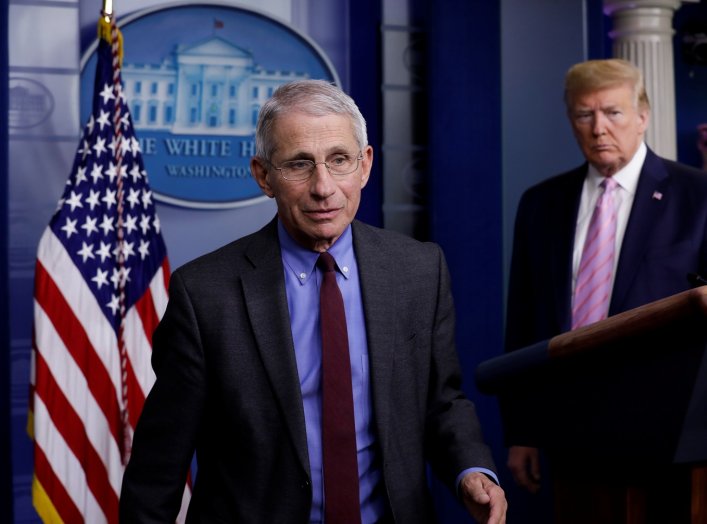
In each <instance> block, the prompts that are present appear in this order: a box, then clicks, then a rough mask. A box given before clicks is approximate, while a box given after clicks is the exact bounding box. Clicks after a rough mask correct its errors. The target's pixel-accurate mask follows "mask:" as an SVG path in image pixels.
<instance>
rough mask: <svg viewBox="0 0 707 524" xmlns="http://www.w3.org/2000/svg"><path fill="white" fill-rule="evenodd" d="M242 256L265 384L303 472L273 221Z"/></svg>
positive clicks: (301, 428) (297, 392) (303, 443)
mask: <svg viewBox="0 0 707 524" xmlns="http://www.w3.org/2000/svg"><path fill="white" fill-rule="evenodd" d="M246 257H247V258H248V259H249V260H250V262H251V264H252V265H253V271H250V272H245V271H244V272H243V276H242V279H243V280H242V281H243V293H244V295H245V303H246V304H247V307H248V315H249V317H250V322H251V325H252V327H253V333H254V334H255V340H256V344H257V346H258V350H259V351H260V355H261V357H262V359H263V364H264V366H265V369H266V372H267V374H268V376H269V378H270V384H271V386H272V388H273V391H274V392H275V397H276V398H277V401H278V402H279V404H280V407H281V412H282V414H283V416H284V418H285V422H286V425H287V428H288V430H289V433H290V436H291V438H292V441H293V443H294V447H295V449H296V450H297V455H298V457H299V459H300V461H301V463H302V466H303V467H304V469H305V471H307V472H308V471H309V458H308V451H307V434H306V426H305V419H304V408H303V404H302V392H301V389H300V384H299V373H298V371H297V361H296V359H295V350H294V342H293V341H292V329H291V327H290V315H289V311H288V308H287V295H286V292H285V280H284V275H283V268H282V256H281V253H280V246H279V242H278V238H277V220H273V221H272V222H270V224H268V226H266V227H265V228H264V229H263V230H262V234H260V235H258V236H256V237H254V240H253V243H252V244H251V245H250V246H249V247H248V250H247V252H246Z"/></svg>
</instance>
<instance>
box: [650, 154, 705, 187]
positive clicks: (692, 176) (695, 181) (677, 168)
mask: <svg viewBox="0 0 707 524" xmlns="http://www.w3.org/2000/svg"><path fill="white" fill-rule="evenodd" d="M659 158H660V160H661V161H662V162H663V164H664V165H665V168H666V170H667V171H668V173H669V174H671V175H675V177H676V179H677V180H683V181H685V182H687V183H689V184H692V185H694V186H696V187H700V188H705V189H707V171H704V170H702V169H699V168H697V167H694V166H690V165H687V164H682V163H680V162H676V161H675V160H669V159H667V158H663V157H659Z"/></svg>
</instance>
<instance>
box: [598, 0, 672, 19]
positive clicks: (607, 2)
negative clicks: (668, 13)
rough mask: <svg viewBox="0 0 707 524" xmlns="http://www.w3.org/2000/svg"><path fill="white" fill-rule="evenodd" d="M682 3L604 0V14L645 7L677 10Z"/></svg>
mask: <svg viewBox="0 0 707 524" xmlns="http://www.w3.org/2000/svg"><path fill="white" fill-rule="evenodd" d="M681 3H682V2H681V0H604V14H605V15H609V16H611V15H613V14H614V13H616V12H618V11H625V10H627V9H644V8H649V9H650V8H657V9H672V10H673V11H676V10H677V9H678V8H679V7H680V4H681Z"/></svg>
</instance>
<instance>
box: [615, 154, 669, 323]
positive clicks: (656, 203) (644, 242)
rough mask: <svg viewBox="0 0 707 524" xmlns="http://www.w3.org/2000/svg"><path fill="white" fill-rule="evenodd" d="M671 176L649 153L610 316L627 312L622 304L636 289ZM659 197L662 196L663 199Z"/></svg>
mask: <svg viewBox="0 0 707 524" xmlns="http://www.w3.org/2000/svg"><path fill="white" fill-rule="evenodd" d="M667 181H668V172H667V171H666V169H665V165H664V164H663V162H662V160H661V159H660V158H659V157H658V156H657V155H656V154H655V153H653V151H651V150H650V149H649V150H648V152H647V153H646V160H645V161H644V162H643V167H642V168H641V174H640V177H639V179H638V186H637V187H636V195H635V197H634V199H633V206H632V208H631V214H630V215H629V219H628V223H627V224H626V232H625V233H624V240H623V244H622V245H621V252H620V255H619V263H618V267H617V269H616V278H615V280H614V289H613V292H612V296H611V306H610V307H609V314H610V315H611V314H614V313H616V312H619V311H623V308H622V304H623V302H624V300H625V298H626V295H627V293H628V292H629V290H630V289H631V286H632V285H633V281H634V278H635V275H636V273H637V268H638V265H639V264H640V263H641V260H643V255H644V253H645V251H646V249H647V248H648V245H649V244H650V242H649V241H650V235H651V231H653V228H654V225H655V223H656V221H657V220H658V219H659V217H660V214H661V212H662V210H663V209H664V207H665V206H664V198H665V197H666V196H667V192H668V191H667ZM656 195H660V197H659V198H657V197H656Z"/></svg>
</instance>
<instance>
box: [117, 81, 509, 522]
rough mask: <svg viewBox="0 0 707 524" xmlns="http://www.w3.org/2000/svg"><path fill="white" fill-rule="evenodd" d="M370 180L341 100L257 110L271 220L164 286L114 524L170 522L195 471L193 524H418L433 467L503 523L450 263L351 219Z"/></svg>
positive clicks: (346, 100) (483, 514)
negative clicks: (147, 384)
mask: <svg viewBox="0 0 707 524" xmlns="http://www.w3.org/2000/svg"><path fill="white" fill-rule="evenodd" d="M372 161H373V149H372V148H371V146H370V145H368V142H367V137H366V124H365V121H364V119H363V117H362V115H361V113H360V111H359V109H358V108H357V107H356V105H355V103H354V102H353V100H351V98H350V97H348V96H347V95H346V94H344V93H343V92H342V91H341V90H340V89H339V88H337V87H335V86H332V85H330V84H328V83H327V82H323V81H318V80H306V81H298V82H293V83H290V84H286V85H284V86H282V87H281V88H279V89H278V90H277V91H276V92H275V93H274V95H273V97H272V99H270V100H269V101H268V102H266V104H265V105H264V106H263V108H262V110H261V112H260V116H259V119H258V125H257V128H256V156H255V157H254V158H253V159H252V160H251V170H252V173H253V176H254V178H255V180H256V181H257V183H258V185H259V186H260V188H261V189H262V191H263V192H264V193H265V194H266V195H268V196H269V197H271V198H274V199H275V201H276V203H277V217H276V218H275V219H273V220H272V221H271V222H270V223H269V224H268V225H266V226H265V227H264V228H263V229H261V230H260V231H258V232H257V233H254V234H252V235H250V236H247V237H245V238H242V239H240V240H237V241H235V242H233V243H231V244H229V245H227V246H225V247H223V248H221V249H220V250H218V251H216V252H214V253H211V254H208V255H206V256H203V257H201V258H199V259H197V260H196V261H194V262H191V263H189V264H187V265H186V266H184V267H183V268H180V269H179V270H177V271H175V273H174V274H173V275H172V279H171V284H170V302H169V305H168V307H167V311H166V313H165V316H164V318H163V320H162V322H161V323H160V325H159V327H158V328H157V331H156V332H155V336H154V356H153V366H154V369H155V373H156V375H157V380H156V383H155V386H154V387H153V389H152V391H151V393H150V395H149V396H148V398H147V400H146V403H145V408H144V411H143V414H142V417H141V419H140V422H139V423H138V427H137V430H136V433H135V439H134V447H133V453H132V458H131V460H130V463H129V464H128V467H127V470H126V474H125V477H124V482H123V490H122V495H121V521H122V522H126V523H127V522H130V523H136V522H157V521H159V522H174V519H175V517H176V515H177V512H178V510H179V506H180V499H181V488H182V486H183V485H184V482H185V479H186V473H187V471H188V469H189V465H190V461H191V458H192V454H193V453H194V451H196V454H197V475H196V482H195V485H194V491H193V496H192V499H191V503H190V507H189V514H188V519H189V520H191V521H194V522H263V523H290V522H292V523H306V522H326V523H327V524H351V523H363V524H368V523H380V522H399V523H404V524H410V523H412V524H415V523H420V524H423V523H425V524H426V523H430V522H434V520H435V519H434V514H433V507H432V503H431V499H430V495H429V493H428V490H427V464H429V465H430V466H431V468H432V470H433V471H434V473H435V474H436V475H437V476H438V477H439V478H440V479H441V480H443V481H444V482H445V483H446V484H447V485H448V486H449V487H450V489H452V490H453V491H454V492H455V493H457V494H458V496H459V497H460V500H461V502H462V503H463V504H464V505H465V506H466V508H467V509H468V510H469V512H470V513H471V514H472V515H473V516H474V517H475V518H476V519H477V521H479V522H489V523H502V522H505V513H506V501H505V496H504V493H503V490H502V489H501V488H500V487H499V486H498V484H497V483H496V476H495V473H494V472H493V471H492V470H493V463H492V460H491V457H490V454H489V452H488V449H487V447H486V446H485V445H484V443H483V441H482V437H481V432H480V428H479V423H478V420H477V417H476V414H475V412H474V407H473V405H472V403H471V402H470V401H469V400H468V399H466V398H465V397H464V395H463V393H462V391H461V389H460V385H461V376H460V370H459V364H458V361H457V355H456V350H455V346H454V307H453V303H452V296H451V293H450V287H449V274H448V271H447V267H446V264H445V261H444V257H443V254H442V252H441V250H440V248H439V247H438V246H436V245H434V244H430V243H427V244H423V243H420V242H417V241H415V240H412V239H410V238H408V237H405V236H402V235H399V234H395V233H392V232H387V231H384V230H381V229H377V228H373V227H370V226H367V225H364V224H362V223H360V222H358V221H356V220H355V219H354V216H355V214H356V211H357V209H358V206H359V202H360V198H361V190H362V189H363V187H364V186H365V185H366V183H367V182H368V178H369V175H370V171H371V165H372ZM332 286H333V287H332ZM333 288H336V291H333ZM330 293H333V295H334V296H336V297H338V298H331V297H332V295H330ZM325 296H326V298H325ZM320 300H321V308H320ZM337 300H338V302H337ZM337 304H338V305H337ZM342 305H343V307H341V306H342ZM342 310H343V311H342ZM340 315H341V316H340ZM342 316H345V318H342ZM332 333H335V334H332ZM342 339H343V342H342ZM332 348H336V349H332ZM342 348H343V351H344V352H348V353H344V354H347V355H348V356H347V357H346V358H344V359H342V358H339V357H333V356H331V355H332V354H333V353H331V351H341V350H342ZM337 355H340V353H337ZM342 385H343V386H342ZM332 391H335V392H336V393H331V392H332ZM332 421H334V422H332ZM332 439H336V440H332Z"/></svg>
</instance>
